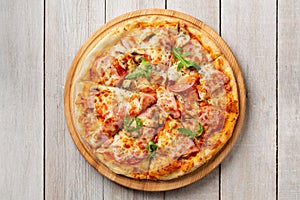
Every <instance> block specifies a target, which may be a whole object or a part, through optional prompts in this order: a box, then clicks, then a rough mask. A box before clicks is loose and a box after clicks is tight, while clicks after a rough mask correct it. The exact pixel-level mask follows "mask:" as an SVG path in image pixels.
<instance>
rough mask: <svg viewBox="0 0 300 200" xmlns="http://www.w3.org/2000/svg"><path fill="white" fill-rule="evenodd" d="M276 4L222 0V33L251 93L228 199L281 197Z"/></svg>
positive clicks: (225, 189) (227, 168) (227, 172)
mask: <svg viewBox="0 0 300 200" xmlns="http://www.w3.org/2000/svg"><path fill="white" fill-rule="evenodd" d="M275 3H276V2H275V1H238V0H229V1H226V2H225V1H222V4H221V33H222V37H223V38H224V39H225V41H227V42H228V44H229V45H230V47H231V48H232V50H233V52H234V53H235V54H236V57H237V59H238V62H239V64H240V67H241V69H242V71H243V73H244V77H245V84H246V88H247V96H248V99H247V102H248V104H247V111H246V118H245V122H244V127H243V130H242V132H241V135H240V138H239V141H238V142H237V144H236V146H235V148H234V149H233V151H232V152H231V154H230V155H229V156H228V157H227V158H226V159H225V162H223V163H222V168H221V196H222V199H275V198H276V5H275Z"/></svg>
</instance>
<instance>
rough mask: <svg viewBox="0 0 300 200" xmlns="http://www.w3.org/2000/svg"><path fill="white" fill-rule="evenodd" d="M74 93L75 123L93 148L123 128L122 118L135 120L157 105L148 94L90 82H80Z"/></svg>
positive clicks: (154, 99) (153, 98)
mask: <svg viewBox="0 0 300 200" xmlns="http://www.w3.org/2000/svg"><path fill="white" fill-rule="evenodd" d="M75 90H76V95H75V97H76V100H75V105H74V106H75V109H74V110H75V122H76V125H77V127H78V129H79V130H80V133H81V135H82V137H83V138H87V141H88V143H89V145H91V146H93V147H94V148H96V147H98V146H100V145H102V144H103V143H105V142H106V140H108V139H110V138H112V137H113V136H114V135H115V134H116V133H117V132H118V131H119V130H120V129H121V128H122V126H123V122H124V118H126V117H127V116H128V117H136V116H137V115H139V114H140V113H142V112H143V111H144V110H146V109H147V108H148V107H150V106H151V105H152V104H154V103H155V102H156V98H155V97H154V96H152V95H149V94H145V93H134V92H130V91H126V90H122V89H120V88H115V87H108V86H102V85H97V84H96V83H93V82H80V83H78V84H77V85H76V88H75Z"/></svg>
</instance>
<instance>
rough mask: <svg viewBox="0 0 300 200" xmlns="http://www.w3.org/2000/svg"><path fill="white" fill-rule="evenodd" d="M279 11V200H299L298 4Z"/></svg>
mask: <svg viewBox="0 0 300 200" xmlns="http://www.w3.org/2000/svg"><path fill="white" fill-rule="evenodd" d="M278 8H279V9H278V86H279V87H278V88H279V90H278V120H279V123H278V171H279V173H278V197H279V199H300V169H299V166H300V149H299V143H300V137H299V131H300V126H299V124H300V109H299V107H300V68H299V63H300V52H299V48H300V21H299V19H300V2H299V1H296V0H294V1H282V0H280V1H279V6H278Z"/></svg>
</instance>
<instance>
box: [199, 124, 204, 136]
mask: <svg viewBox="0 0 300 200" xmlns="http://www.w3.org/2000/svg"><path fill="white" fill-rule="evenodd" d="M198 133H199V134H200V135H202V133H203V126H202V125H201V124H200V123H199V125H198ZM200 135H199V136H200Z"/></svg>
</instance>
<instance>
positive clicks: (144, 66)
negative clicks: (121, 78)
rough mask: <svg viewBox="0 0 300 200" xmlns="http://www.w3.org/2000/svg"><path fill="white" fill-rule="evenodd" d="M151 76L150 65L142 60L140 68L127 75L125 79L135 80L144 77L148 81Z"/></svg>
mask: <svg viewBox="0 0 300 200" xmlns="http://www.w3.org/2000/svg"><path fill="white" fill-rule="evenodd" d="M150 74H151V64H150V62H149V61H147V60H145V59H144V58H142V62H141V63H140V66H139V67H138V68H137V69H136V70H135V71H133V72H131V73H129V74H128V75H127V76H126V77H125V78H127V79H137V78H138V77H139V76H144V77H146V78H147V79H149V76H150Z"/></svg>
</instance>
